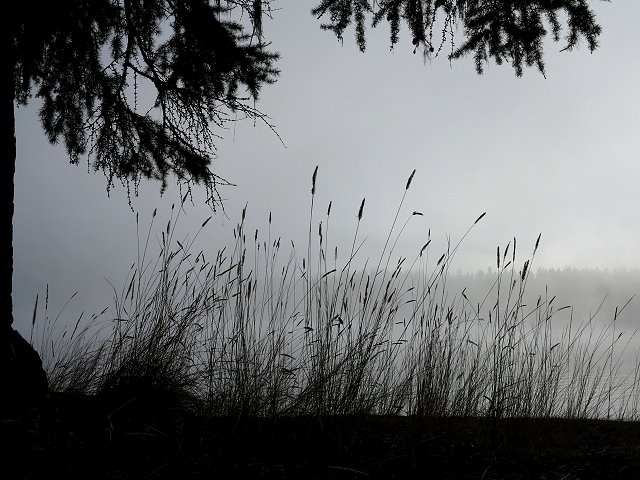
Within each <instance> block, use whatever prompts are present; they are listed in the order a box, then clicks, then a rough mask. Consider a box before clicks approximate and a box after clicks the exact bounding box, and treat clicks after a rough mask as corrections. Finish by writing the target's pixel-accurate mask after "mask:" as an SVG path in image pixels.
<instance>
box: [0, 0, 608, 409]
mask: <svg viewBox="0 0 640 480" xmlns="http://www.w3.org/2000/svg"><path fill="white" fill-rule="evenodd" d="M315 3H316V5H317V6H316V7H315V8H313V10H312V13H313V14H314V15H316V16H317V17H319V18H321V17H323V16H328V17H329V21H328V23H326V24H324V25H322V28H324V29H327V30H330V31H332V32H334V33H335V34H336V35H337V37H338V38H339V39H341V38H342V35H343V33H344V31H345V29H346V28H347V27H348V26H349V25H351V24H354V26H355V30H356V41H357V44H358V45H359V47H360V49H361V50H363V51H364V49H365V43H366V42H365V22H366V21H367V19H370V20H371V22H372V25H373V26H376V25H379V24H380V23H381V22H383V21H386V22H388V23H389V25H390V28H391V45H392V46H394V45H396V44H397V43H398V41H399V36H400V32H401V25H402V24H403V23H405V24H406V25H407V27H408V31H409V32H410V35H411V40H412V45H413V48H414V52H415V51H417V50H418V49H422V52H423V54H424V55H425V56H427V57H432V56H437V55H438V54H439V53H440V51H441V50H442V49H443V47H444V46H445V45H447V44H450V45H451V51H450V53H449V58H450V59H456V58H460V57H462V56H464V55H467V54H473V56H474V58H475V61H476V68H477V70H478V72H479V73H481V72H482V68H483V64H484V63H485V62H486V61H488V60H491V59H492V60H494V61H495V62H496V63H498V64H501V63H503V62H504V61H508V62H510V63H511V64H512V65H513V67H514V68H515V71H516V74H517V75H521V74H522V70H523V66H534V65H535V66H537V68H538V69H539V70H540V71H541V72H543V73H544V63H543V46H544V44H543V40H544V39H545V37H546V34H547V27H548V28H550V30H551V34H552V38H553V39H554V40H556V41H558V40H560V36H561V33H562V27H563V24H562V22H561V21H560V20H559V16H562V15H564V16H563V18H565V19H566V26H567V29H568V31H567V34H566V36H565V40H566V42H567V44H566V47H565V49H569V50H570V49H572V48H573V47H575V46H576V45H577V44H578V41H579V40H580V39H581V38H585V39H586V40H587V43H588V46H589V49H590V50H593V49H595V48H596V46H597V43H596V40H597V37H598V35H599V33H600V27H599V26H598V25H597V24H596V23H595V20H594V15H593V12H592V11H591V10H590V9H589V7H588V5H587V3H586V1H584V0H539V1H534V0H513V1H495V0H377V1H375V0H373V1H370V0H322V1H320V2H319V3H318V2H317V1H316V2H315ZM12 6H13V8H12V9H6V11H5V12H4V14H3V16H2V27H3V28H2V33H1V35H2V47H3V52H2V56H1V57H0V65H1V67H0V69H1V75H2V87H1V88H2V107H1V108H2V115H1V117H0V118H1V119H2V124H1V125H0V131H1V140H0V148H2V153H3V156H4V158H3V161H2V162H0V165H1V167H0V168H1V169H2V170H1V171H0V182H2V185H0V211H1V214H2V217H1V221H0V223H1V224H2V229H1V230H0V250H1V253H0V255H1V258H2V260H1V262H2V263H1V265H0V285H1V287H0V317H1V319H0V321H1V325H0V355H1V358H0V384H2V387H3V391H4V392H6V393H5V395H4V397H3V401H4V400H5V397H6V396H7V395H8V394H9V392H14V391H15V392H18V393H20V392H21V390H20V389H22V393H24V392H27V391H28V395H36V393H34V392H37V391H39V389H40V387H39V386H38V385H41V383H42V382H41V380H34V381H33V382H32V383H31V384H30V385H31V386H29V385H27V384H26V383H25V381H22V380H21V378H27V377H29V375H30V374H29V372H28V371H27V370H28V368H27V367H25V366H24V365H22V366H21V365H20V359H19V358H18V357H20V356H22V357H24V358H28V359H29V358H30V359H31V360H28V361H29V362H31V363H34V367H33V368H32V369H31V370H32V371H36V370H37V371H36V372H35V373H34V374H33V375H34V378H35V377H38V378H40V379H42V378H43V373H42V366H41V363H40V364H39V366H38V365H37V364H38V363H39V359H38V357H37V354H35V352H34V351H33V350H32V349H31V350H30V351H29V348H30V347H29V346H28V344H26V342H24V340H23V339H22V338H21V337H19V335H17V333H16V332H15V330H13V329H12V327H11V325H12V323H13V316H12V299H11V285H12V272H13V247H12V236H13V232H12V230H13V228H12V219H13V197H14V185H13V177H14V172H15V156H16V144H15V142H16V140H15V121H14V106H15V105H16V104H26V103H27V102H28V101H29V100H30V98H31V97H32V96H33V95H35V96H37V97H39V98H40V99H41V100H42V108H41V110H40V119H41V121H42V127H43V129H44V131H45V133H46V134H47V136H48V138H49V140H50V141H51V142H52V143H56V142H58V141H60V140H62V141H63V143H64V145H65V147H66V149H67V152H68V154H69V157H70V160H71V162H72V163H79V161H80V160H81V158H86V159H87V161H88V162H89V164H91V165H92V166H93V168H94V169H96V170H102V171H103V172H104V173H105V175H106V176H107V179H108V184H107V185H108V188H109V187H111V185H112V184H113V182H114V181H115V180H116V179H118V180H120V181H122V182H123V183H124V184H125V185H126V186H127V187H131V186H133V187H134V191H135V190H136V188H137V186H138V184H139V182H140V180H141V179H143V178H151V179H156V180H159V181H161V182H162V188H164V187H165V186H166V181H167V177H168V176H169V175H170V174H173V175H175V176H176V177H177V179H178V181H179V182H180V184H181V185H184V186H185V187H186V188H187V189H190V188H191V186H192V185H193V184H194V183H195V184H202V185H204V186H205V188H206V191H207V198H208V202H209V204H210V205H211V206H212V207H213V208H215V207H216V205H217V204H218V202H219V199H220V198H219V196H218V193H217V186H218V185H220V184H221V183H225V182H224V180H223V179H222V178H220V177H219V176H217V175H216V174H214V173H213V172H212V171H211V170H210V168H209V166H210V161H211V159H212V157H214V156H215V141H216V139H217V138H218V136H217V134H216V133H215V132H214V130H212V127H218V128H222V127H224V126H225V124H227V123H228V122H229V121H233V119H234V118H238V115H237V114H238V113H239V114H240V115H239V117H249V118H253V119H261V120H264V121H265V122H267V124H268V121H267V118H266V117H265V116H264V115H263V114H262V113H260V112H259V111H258V110H256V109H255V107H254V102H255V100H256V99H257V97H258V93H259V91H260V88H261V87H262V86H263V85H264V84H268V83H272V82H274V81H275V79H276V77H277V73H278V72H277V70H276V69H275V67H274V64H275V61H276V60H277V54H275V53H272V52H270V51H268V49H267V44H265V43H264V41H263V39H262V18H263V16H264V15H267V14H269V13H270V8H271V0H184V1H183V0H62V1H58V2H51V1H49V2H47V1H42V0H39V1H22V2H15V3H14V4H13V5H12ZM239 13H242V15H239ZM232 17H233V18H244V20H245V21H244V25H242V24H239V23H236V22H234V21H232V20H230V19H231V18H232ZM460 25H461V26H462V27H463V31H462V36H463V40H462V43H461V44H460V45H457V46H456V44H455V42H454V32H455V29H456V27H457V26H460ZM545 25H546V26H547V27H545ZM298 40H299V39H298ZM143 91H144V95H143V93H142V92H143ZM139 92H140V94H139ZM148 92H153V93H152V98H151V99H149V97H148ZM232 115H233V116H232ZM268 125H269V124H268ZM269 126H270V125H269ZM128 191H129V190H128ZM20 352H23V353H20ZM34 355H35V356H34ZM38 369H39V370H38ZM38 372H39V373H38ZM38 382H40V383H38ZM34 385H35V386H34ZM45 388H46V384H45ZM40 390H41V389H40ZM23 396H24V395H23ZM16 398H17V397H16ZM14 400H15V398H14Z"/></svg>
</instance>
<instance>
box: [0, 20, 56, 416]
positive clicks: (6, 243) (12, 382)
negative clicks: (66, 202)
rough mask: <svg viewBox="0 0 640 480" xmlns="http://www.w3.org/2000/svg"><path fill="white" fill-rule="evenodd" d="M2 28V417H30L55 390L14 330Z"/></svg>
mask: <svg viewBox="0 0 640 480" xmlns="http://www.w3.org/2000/svg"><path fill="white" fill-rule="evenodd" d="M2 23H3V25H1V27H3V28H2V32H1V33H0V35H2V52H0V75H1V80H0V82H1V85H0V88H1V92H0V97H1V98H0V122H1V123H0V152H1V154H0V155H1V158H0V225H1V227H0V262H1V263H0V391H1V392H2V393H0V416H15V415H16V414H22V413H26V411H28V410H27V409H28V408H29V407H30V406H33V405H35V404H37V403H39V402H40V401H41V400H42V399H44V398H45V396H46V394H47V393H48V390H49V387H48V384H47V377H46V374H45V372H44V370H43V368H42V361H41V360H40V357H39V355H38V353H37V352H36V351H35V350H34V349H33V347H32V346H31V345H29V343H28V342H27V341H26V340H25V339H24V338H22V337H21V336H20V334H19V333H18V332H17V331H16V330H14V329H13V328H12V325H13V299H12V289H13V210H14V184H13V180H14V174H15V170H16V136H15V115H14V97H15V79H14V75H15V68H14V65H15V55H14V53H13V32H12V29H11V28H7V25H6V24H5V22H4V21H3V22H2Z"/></svg>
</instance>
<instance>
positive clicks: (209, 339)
mask: <svg viewBox="0 0 640 480" xmlns="http://www.w3.org/2000/svg"><path fill="white" fill-rule="evenodd" d="M414 173H415V171H414V172H413V173H412V174H411V176H410V177H409V179H408V181H407V183H406V186H405V190H404V192H403V195H402V198H401V200H400V202H399V206H398V209H397V212H396V214H395V218H394V219H393V221H392V224H391V227H390V229H389V233H388V236H387V239H386V242H385V244H384V247H383V249H382V251H381V253H380V255H379V257H378V258H377V260H376V261H374V262H371V263H369V262H368V261H366V262H365V263H364V267H360V268H358V267H356V262H355V260H356V259H357V258H358V252H359V250H360V247H361V246H362V241H361V239H360V237H359V228H360V223H361V221H362V219H363V217H365V215H366V211H365V208H364V207H365V201H364V200H363V201H362V203H361V205H360V207H359V208H358V210H357V215H356V218H357V220H356V225H355V228H354V231H355V233H354V236H353V240H352V242H351V245H350V247H349V250H348V255H347V257H346V259H343V258H341V257H340V256H339V255H338V247H337V246H333V245H331V244H330V242H329V231H330V228H329V227H330V219H331V214H332V211H331V203H330V204H329V206H328V208H327V210H326V213H325V212H321V213H320V215H321V216H322V219H321V220H320V221H318V220H317V219H316V216H317V215H318V213H317V212H316V211H315V208H316V207H315V192H316V175H317V169H316V171H314V174H313V178H312V190H311V209H310V215H309V225H308V230H309V239H308V245H307V248H306V252H305V253H306V255H305V256H303V257H302V258H301V259H300V258H299V257H298V255H297V253H296V250H295V247H294V246H293V244H292V248H291V250H290V251H289V253H288V254H283V253H282V250H283V245H284V242H283V243H281V239H280V238H273V237H272V233H271V218H269V224H268V231H267V233H266V235H264V236H263V235H261V234H260V232H258V231H257V230H256V231H255V232H246V231H245V219H246V208H245V210H243V212H242V217H241V219H240V222H239V223H238V224H237V226H236V227H235V229H234V232H233V234H234V240H235V242H234V244H233V246H232V247H231V248H229V249H227V248H224V249H222V250H220V251H218V252H217V253H216V254H215V255H214V256H213V257H211V258H210V257H208V254H207V253H205V252H204V251H198V252H197V253H195V252H193V251H192V250H193V248H194V245H195V243H194V242H195V239H196V238H197V236H198V235H199V234H200V231H198V232H196V234H195V236H194V237H193V239H191V240H189V239H185V240H184V241H182V242H180V241H178V240H176V239H175V238H174V237H175V227H176V223H177V220H178V217H179V213H180V211H181V209H174V210H172V214H171V219H170V220H169V222H168V223H167V225H166V226H164V228H162V229H161V231H160V234H159V236H158V237H156V238H155V242H152V237H151V234H152V231H154V229H155V228H156V227H154V225H153V221H155V217H156V215H155V212H154V214H153V219H152V224H151V227H149V230H148V232H147V234H146V236H143V237H142V238H140V237H139V239H138V255H137V261H136V262H135V263H134V264H133V265H132V267H131V270H130V272H129V275H128V277H127V280H126V282H125V283H124V287H123V288H122V289H121V290H118V289H116V288H115V287H114V288H113V291H114V306H113V309H112V310H111V311H109V313H108V314H111V315H112V317H113V319H112V320H111V321H110V322H109V323H107V324H106V326H105V324H104V323H102V324H101V328H102V330H101V333H100V334H94V335H93V336H88V335H87V333H86V332H87V330H82V331H81V332H80V333H77V332H76V331H74V332H73V334H72V335H70V336H69V337H67V338H68V339H67V340H65V342H66V343H64V344H65V345H66V350H64V352H65V353H64V354H60V349H58V353H55V352H49V353H50V354H52V355H48V356H49V357H50V358H52V359H53V361H50V362H49V363H48V364H47V368H48V371H49V375H50V379H51V383H52V386H53V387H54V388H56V389H61V390H74V391H83V392H86V393H101V394H107V395H108V394H114V393H118V394H120V395H122V394H125V395H129V396H131V397H132V398H133V397H136V398H138V397H141V396H142V397H144V395H145V394H148V396H147V397H144V398H146V400H145V401H157V399H158V398H166V399H167V402H173V403H174V404H177V405H178V406H182V407H186V408H191V409H195V410H197V411H198V412H199V413H204V414H211V415H261V416H277V415H303V414H312V415H336V414H393V415H398V414H403V415H437V416H490V417H495V418H502V417H520V416H526V417H556V416H558V417H569V418H593V417H598V418H619V419H637V418H638V416H639V413H640V411H639V408H638V407H639V403H638V402H639V399H640V391H639V389H640V387H638V385H639V382H638V371H639V369H638V362H636V364H635V365H636V366H635V368H632V369H630V370H628V371H626V372H625V371H623V368H622V367H623V364H622V358H623V354H624V353H625V349H626V347H627V344H626V343H623V342H625V341H626V342H628V341H630V338H628V337H625V335H623V334H622V333H621V332H618V331H617V330H616V322H617V319H618V316H619V315H620V314H621V313H622V310H624V307H623V308H622V309H621V310H620V311H616V312H615V314H614V318H613V319H612V321H611V322H610V323H609V325H606V326H605V328H601V327H600V325H601V323H602V322H600V321H596V315H597V314H598V313H599V312H596V314H594V315H592V316H591V317H590V318H587V319H585V320H583V321H579V320H574V319H573V314H572V312H571V309H570V308H569V307H563V308H556V307H555V305H554V298H549V294H548V292H546V291H545V292H544V293H543V294H541V295H540V296H539V297H538V299H537V302H536V303H535V304H534V305H527V304H526V303H525V290H526V285H527V279H528V278H529V275H530V272H531V270H532V265H533V263H534V259H535V255H536V252H537V249H538V245H539V241H540V237H538V239H537V241H536V242H535V246H534V248H533V252H532V255H531V258H529V259H528V260H526V261H525V262H523V263H521V264H520V263H518V260H517V257H516V240H515V239H514V240H513V241H512V242H510V243H509V244H507V246H506V247H505V248H504V249H502V251H501V250H500V248H498V250H497V255H496V266H497V274H496V279H495V282H494V285H493V288H492V289H491V291H490V292H487V294H486V296H485V297H484V298H483V299H480V300H478V299H471V298H468V296H467V294H466V291H465V290H463V291H462V292H450V291H449V290H448V288H447V278H448V272H449V268H450V267H451V265H452V262H453V260H454V257H455V254H456V252H457V250H458V248H459V247H460V244H461V242H462V240H464V238H465V237H466V236H467V234H468V233H469V231H470V230H471V229H472V228H473V226H474V225H476V224H477V223H478V222H479V221H481V219H482V218H483V216H484V214H482V215H480V217H478V219H477V220H476V221H475V222H474V223H473V225H472V227H471V228H470V229H469V231H467V232H466V233H465V234H464V235H463V236H462V239H461V240H460V242H458V243H456V244H451V243H448V246H447V248H446V249H445V251H444V252H436V253H435V255H433V254H431V249H432V248H433V247H432V245H431V237H430V232H429V234H428V237H427V238H426V239H425V241H424V243H421V245H420V248H416V254H415V256H414V257H413V258H409V259H407V258H397V259H396V258H394V250H395V247H396V245H397V242H398V239H399V238H400V237H401V235H402V233H403V231H404V230H405V228H406V226H407V224H408V222H410V221H411V220H412V218H413V217H415V216H420V215H421V213H419V212H412V213H411V214H409V215H407V218H406V220H404V221H401V220H400V217H401V215H402V212H403V206H404V200H405V196H406V194H407V192H408V190H409V188H410V186H411V181H412V178H413V175H414ZM136 221H137V217H136ZM207 222H208V220H207V221H205V222H204V223H203V224H202V227H201V229H204V228H206V225H207ZM138 231H139V229H138ZM313 232H317V237H316V236H314V235H313ZM155 247H157V250H158V252H157V254H156V255H153V254H152V253H151V252H152V251H153V250H154V248H155ZM194 253H195V254H194ZM518 265H521V266H518ZM563 311H564V312H563ZM560 312H563V313H562V315H567V314H568V315H569V321H568V323H567V324H566V325H565V327H563V328H562V329H559V328H558V327H557V326H556V325H555V323H556V319H557V318H558V316H559V314H560ZM103 314H104V312H103ZM97 318H98V317H97V316H96V317H95V319H97ZM34 319H35V311H34ZM95 319H94V320H95ZM105 334H106V336H105ZM45 347H46V345H45ZM45 349H46V348H45ZM56 355H57V357H56ZM45 356H47V355H45ZM56 359H57V360H56Z"/></svg>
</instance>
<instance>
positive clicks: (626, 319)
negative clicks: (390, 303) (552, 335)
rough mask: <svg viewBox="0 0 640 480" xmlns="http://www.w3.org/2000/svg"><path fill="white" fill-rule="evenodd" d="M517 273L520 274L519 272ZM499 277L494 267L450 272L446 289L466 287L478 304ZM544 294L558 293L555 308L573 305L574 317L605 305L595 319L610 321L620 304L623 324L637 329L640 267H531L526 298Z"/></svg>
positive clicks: (533, 299) (453, 292)
mask: <svg viewBox="0 0 640 480" xmlns="http://www.w3.org/2000/svg"><path fill="white" fill-rule="evenodd" d="M508 276H509V275H508V274H507V272H505V273H504V274H503V285H505V282H507V283H508V281H509V279H508V278H507V277H508ZM514 277H515V278H517V272H516V273H515V276H514ZM496 279H497V272H496V270H495V269H487V270H479V271H477V272H476V273H462V272H460V271H458V272H456V273H451V272H450V274H449V277H448V280H447V282H448V288H447V289H448V291H449V293H450V295H460V294H461V292H462V290H463V289H465V295H466V296H467V297H468V298H469V299H470V300H471V301H472V302H473V303H474V304H475V303H477V302H482V300H483V299H484V298H485V296H486V295H487V293H488V292H489V291H490V290H491V289H492V287H493V286H494V284H495V282H496ZM494 291H495V289H494ZM545 295H547V296H548V298H547V300H549V301H550V300H551V299H552V298H553V297H555V299H554V300H553V305H554V306H555V309H556V310H557V309H559V308H561V307H564V306H566V305H570V306H572V307H573V315H574V319H575V320H579V321H582V320H586V319H587V318H588V316H590V315H595V314H596V312H597V311H598V308H599V307H600V305H602V306H601V308H600V311H599V312H598V313H597V315H596V319H599V320H601V321H606V322H608V321H610V320H611V319H613V317H614V315H615V313H616V307H617V308H618V311H619V321H620V325H624V326H625V327H626V328H634V329H635V328H638V327H640V270H637V269H635V270H632V269H605V270H600V269H580V268H569V267H565V268H562V269H543V268H541V269H538V270H536V271H532V272H531V273H530V275H529V277H528V280H527V283H526V288H525V299H526V301H527V302H529V303H530V304H532V305H534V304H535V302H536V301H537V299H538V297H539V296H542V298H543V299H544V298H545ZM490 298H491V296H490ZM630 299H632V300H631V301H630V302H629V300H630ZM627 302H628V303H627ZM625 305H626V307H625V308H624V309H623V307H624V306H625ZM563 313H565V314H566V313H567V312H566V311H563Z"/></svg>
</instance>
